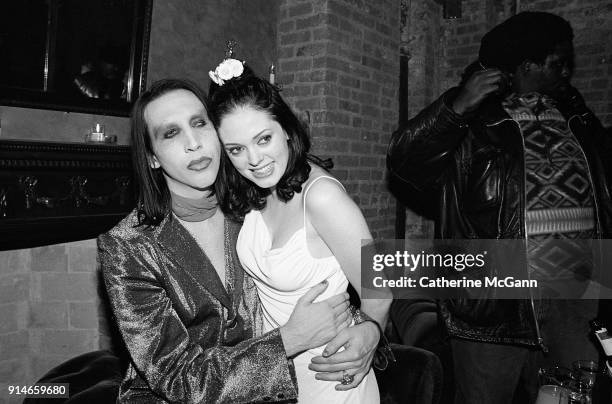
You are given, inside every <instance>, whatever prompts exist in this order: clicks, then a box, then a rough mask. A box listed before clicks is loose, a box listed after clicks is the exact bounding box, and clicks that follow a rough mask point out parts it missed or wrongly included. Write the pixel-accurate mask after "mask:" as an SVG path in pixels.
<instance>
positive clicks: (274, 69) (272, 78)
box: [268, 65, 276, 84]
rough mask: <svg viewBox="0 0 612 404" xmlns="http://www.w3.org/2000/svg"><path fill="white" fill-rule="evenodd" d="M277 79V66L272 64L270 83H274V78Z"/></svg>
mask: <svg viewBox="0 0 612 404" xmlns="http://www.w3.org/2000/svg"><path fill="white" fill-rule="evenodd" d="M275 79H276V68H275V67H274V65H270V80H268V81H269V82H270V84H274V80H275Z"/></svg>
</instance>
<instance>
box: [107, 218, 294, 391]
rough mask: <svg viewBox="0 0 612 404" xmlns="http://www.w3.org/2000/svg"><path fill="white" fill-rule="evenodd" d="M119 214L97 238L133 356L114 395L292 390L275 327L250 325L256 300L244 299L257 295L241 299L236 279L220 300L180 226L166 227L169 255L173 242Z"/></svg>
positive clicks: (288, 365) (246, 292) (116, 312)
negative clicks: (228, 296) (228, 297)
mask: <svg viewBox="0 0 612 404" xmlns="http://www.w3.org/2000/svg"><path fill="white" fill-rule="evenodd" d="M175 222H176V221H175ZM128 224H129V220H127V219H126V220H124V222H122V223H120V224H119V225H118V226H117V227H115V229H113V230H111V231H110V232H109V233H106V234H104V235H102V236H100V237H99V239H98V254H99V260H100V264H101V267H102V271H103V275H104V280H105V284H106V289H107V292H108V294H109V299H110V302H111V306H112V309H113V313H114V317H115V320H116V322H117V324H118V327H119V330H120V332H121V335H122V337H123V340H124V342H125V344H126V347H127V349H128V351H129V354H130V357H131V361H132V363H131V365H130V367H129V369H128V374H127V375H126V378H125V379H124V382H123V384H122V386H121V391H120V397H119V399H120V401H122V398H123V401H124V402H146V401H147V400H149V402H153V397H154V396H158V397H156V398H157V399H159V400H160V402H163V401H162V400H164V401H168V402H174V403H246V402H258V401H277V400H282V399H292V398H295V397H296V396H297V387H296V382H295V374H294V372H293V368H292V366H293V365H292V363H291V361H289V360H287V358H286V353H285V350H284V347H283V343H282V339H281V337H280V333H279V331H278V330H275V331H272V332H269V333H266V334H263V335H260V336H254V335H255V333H256V328H259V327H258V324H255V323H256V322H257V321H256V319H255V318H254V315H255V313H256V312H257V307H253V306H252V305H255V304H256V302H253V301H251V302H249V301H248V300H249V299H250V300H253V299H256V297H254V290H251V288H249V287H248V285H249V283H248V282H247V281H243V282H240V283H239V284H237V285H236V287H237V288H239V289H242V291H241V290H236V291H235V293H234V296H235V297H238V298H235V299H233V300H232V303H231V305H230V307H226V306H228V304H227V302H226V303H225V305H224V304H222V302H221V301H219V300H218V299H217V298H216V296H215V294H214V293H211V288H210V287H207V285H212V284H213V282H212V281H211V280H210V279H212V278H210V279H208V278H207V277H211V276H212V275H207V274H210V271H212V272H214V269H213V268H208V272H206V270H207V268H206V267H204V268H199V269H197V268H195V269H194V268H193V267H192V265H191V264H190V263H196V259H198V258H199V257H198V254H202V252H201V250H200V249H199V248H198V247H197V245H195V243H194V242H193V240H192V239H191V240H190V236H188V235H187V232H186V231H185V232H180V231H178V232H174V233H172V234H170V235H166V236H167V237H166V239H167V240H170V241H169V242H168V243H169V244H172V243H176V245H175V246H174V247H176V251H177V252H180V254H176V256H173V254H172V250H173V249H172V246H171V248H168V249H166V248H164V244H163V243H158V242H157V240H159V238H160V237H161V235H159V234H155V233H153V234H150V235H146V234H145V233H146V231H145V230H143V229H142V228H136V229H135V228H133V227H132V226H130V225H128ZM175 226H176V225H175ZM181 228H182V226H181ZM183 229H184V228H183ZM196 249H197V250H196ZM183 254H184V255H183ZM190 260H192V261H190ZM204 261H206V260H204ZM206 262H207V261H206ZM193 266H194V267H195V266H197V264H194V265H193ZM196 269H197V270H196ZM198 271H201V272H198ZM240 271H242V269H240ZM217 279H218V278H217ZM241 279H242V278H241ZM245 289H246V290H245ZM213 292H214V291H213ZM241 293H243V294H242V295H241ZM141 393H142V395H143V397H142V399H141V398H139V397H140V394H141ZM147 394H150V395H151V394H152V396H151V398H150V399H147V398H145V397H146V395H147Z"/></svg>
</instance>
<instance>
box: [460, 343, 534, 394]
mask: <svg viewBox="0 0 612 404" xmlns="http://www.w3.org/2000/svg"><path fill="white" fill-rule="evenodd" d="M451 348H452V352H453V363H454V370H455V383H456V395H455V404H512V403H533V402H534V401H535V399H536V397H537V393H538V363H539V361H540V356H541V353H540V352H539V351H538V350H537V349H531V348H526V347H521V346H514V345H500V344H489V343H484V342H475V341H468V340H462V339H459V338H452V339H451Z"/></svg>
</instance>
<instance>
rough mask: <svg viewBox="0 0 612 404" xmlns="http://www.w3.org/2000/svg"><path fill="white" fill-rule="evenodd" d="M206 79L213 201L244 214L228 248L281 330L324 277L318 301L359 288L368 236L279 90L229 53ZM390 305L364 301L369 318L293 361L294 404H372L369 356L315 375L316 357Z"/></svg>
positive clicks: (268, 321) (269, 322) (372, 325)
mask: <svg viewBox="0 0 612 404" xmlns="http://www.w3.org/2000/svg"><path fill="white" fill-rule="evenodd" d="M210 78H211V80H212V81H213V83H211V86H210V91H209V105H210V114H211V120H212V122H213V124H214V125H215V127H216V129H217V133H218V135H219V138H220V140H221V142H222V145H223V148H224V150H225V153H226V155H227V158H226V159H222V168H221V171H220V179H219V181H218V184H219V191H220V195H219V198H220V201H221V203H222V207H223V208H224V210H225V211H226V212H227V213H228V214H230V215H232V216H234V217H235V218H237V219H239V220H244V223H243V227H242V229H241V231H240V234H239V236H238V241H237V246H236V249H237V252H238V256H239V258H240V261H241V263H242V265H243V267H244V268H245V270H246V271H247V273H249V274H250V275H251V276H252V277H253V279H254V281H255V285H256V287H257V291H258V295H259V298H260V300H261V303H262V309H263V317H264V329H266V330H271V329H274V328H276V327H279V326H282V324H284V323H285V322H286V321H287V320H288V318H289V314H290V313H291V311H292V310H293V308H294V307H295V305H296V303H297V301H298V299H299V298H300V297H301V296H303V295H304V293H306V291H307V290H308V289H309V288H310V287H312V285H314V284H316V283H318V282H321V281H323V280H327V281H328V282H329V288H328V290H327V291H326V292H325V293H324V294H323V295H322V297H325V296H327V294H328V293H329V294H334V293H341V292H343V291H345V290H346V289H347V286H348V284H349V281H350V283H351V284H352V286H353V287H354V288H355V290H356V291H358V292H359V291H360V290H361V287H360V286H361V285H360V247H361V240H362V239H366V240H371V235H370V232H369V230H368V227H367V224H366V221H365V219H364V217H363V215H362V213H361V211H360V210H359V208H358V207H357V205H356V204H355V203H354V202H353V200H352V199H351V198H350V197H349V196H348V195H347V193H346V192H345V189H344V187H343V186H342V184H341V183H340V182H339V181H338V180H336V179H335V178H333V177H332V176H331V175H330V174H329V173H328V172H327V171H326V169H328V168H330V167H331V162H330V161H328V160H321V159H319V158H317V157H315V156H312V155H310V154H308V151H309V149H310V140H309V138H308V134H307V132H306V129H305V128H304V127H303V125H302V124H301V123H300V121H299V120H298V118H297V117H296V116H295V114H294V113H293V111H291V109H290V108H289V106H288V105H287V104H286V103H285V102H284V101H283V99H282V98H281V96H280V94H279V91H278V89H277V88H276V87H275V86H274V85H272V84H270V83H269V82H268V81H266V80H263V79H261V78H258V77H256V76H255V75H254V74H253V72H252V71H251V70H250V69H249V68H248V67H247V66H244V65H243V63H242V62H240V61H238V60H235V59H232V58H228V59H226V60H224V61H223V62H222V63H221V64H220V65H219V66H218V67H217V68H216V69H215V70H214V71H211V72H210ZM389 305H390V300H372V299H363V302H362V307H361V310H362V312H363V313H365V314H366V315H367V316H369V320H372V321H366V322H364V323H363V324H359V325H357V326H353V327H349V328H348V329H346V330H343V331H341V332H340V333H339V334H338V336H337V337H336V338H335V339H334V340H333V341H332V342H331V343H330V344H328V345H327V346H321V347H318V348H316V349H309V350H305V351H304V352H301V353H300V354H298V355H296V356H295V357H294V358H293V360H294V364H295V369H296V375H297V379H298V394H299V402H300V403H334V404H337V403H351V404H353V403H367V404H372V403H378V402H379V393H378V386H377V383H376V379H375V376H374V372H372V371H371V369H370V362H369V361H368V362H367V363H365V364H363V363H360V364H357V363H356V364H355V366H354V368H349V369H347V370H345V371H338V372H335V374H334V373H331V374H327V375H322V374H317V373H316V372H317V371H319V370H321V369H322V367H321V366H322V365H324V364H325V361H326V358H325V357H333V356H336V357H337V356H340V357H341V356H342V355H343V354H344V352H342V350H339V348H340V347H342V346H349V345H350V341H348V338H347V333H349V332H353V331H354V329H356V328H357V327H363V328H360V329H359V330H360V332H363V333H369V332H376V331H378V332H379V329H380V328H379V327H383V328H384V325H385V322H386V319H387V311H388V308H389ZM356 322H359V319H357V321H356ZM366 327H367V328H366ZM336 351H338V352H336ZM350 361H351V358H346V362H350ZM333 381H340V384H337V383H331V382H333Z"/></svg>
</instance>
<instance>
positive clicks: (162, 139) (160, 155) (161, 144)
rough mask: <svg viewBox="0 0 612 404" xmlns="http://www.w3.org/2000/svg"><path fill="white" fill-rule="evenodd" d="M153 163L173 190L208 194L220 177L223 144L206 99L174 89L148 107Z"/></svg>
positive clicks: (183, 193) (182, 193)
mask: <svg viewBox="0 0 612 404" xmlns="http://www.w3.org/2000/svg"><path fill="white" fill-rule="evenodd" d="M144 118H145V121H146V123H147V127H148V130H149V136H150V138H151V147H152V149H153V155H151V156H150V157H149V160H150V164H151V167H152V168H154V169H161V170H163V173H164V177H165V179H166V182H167V184H168V188H169V189H170V191H172V192H174V193H175V194H177V195H180V196H184V197H187V198H199V197H201V196H203V195H207V194H208V192H209V189H210V188H211V187H212V185H213V184H214V182H215V179H216V178H217V173H218V172H219V161H220V157H221V156H220V153H221V146H220V144H219V139H218V137H217V132H216V131H215V128H214V127H213V125H212V124H211V123H210V120H209V119H208V115H207V114H206V109H205V108H204V105H203V104H202V102H201V101H200V100H199V99H198V97H196V96H195V95H194V94H193V93H192V92H190V91H187V90H183V89H180V90H172V91H169V92H168V93H166V94H164V95H162V96H160V97H158V98H157V99H155V100H153V101H151V102H150V103H149V105H147V106H146V107H145V110H144Z"/></svg>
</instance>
